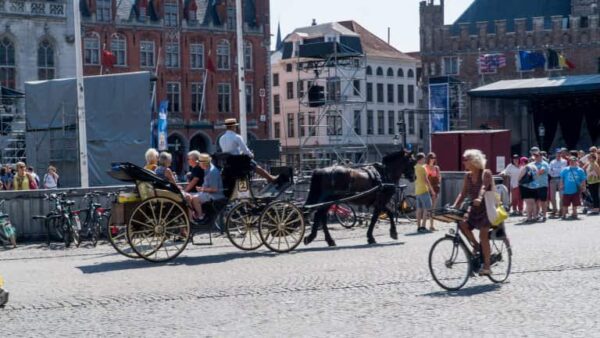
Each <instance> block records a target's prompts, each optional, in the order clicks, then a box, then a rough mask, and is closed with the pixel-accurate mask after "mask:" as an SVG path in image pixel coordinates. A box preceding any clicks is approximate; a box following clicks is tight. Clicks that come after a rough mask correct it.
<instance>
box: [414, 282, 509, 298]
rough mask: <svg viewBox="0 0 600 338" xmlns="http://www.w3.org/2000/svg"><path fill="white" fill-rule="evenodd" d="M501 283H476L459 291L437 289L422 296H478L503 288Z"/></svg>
mask: <svg viewBox="0 0 600 338" xmlns="http://www.w3.org/2000/svg"><path fill="white" fill-rule="evenodd" d="M501 287H502V286H501V284H485V285H476V286H471V287H468V288H462V289H460V290H458V291H436V292H431V293H426V294H424V295H422V296H426V297H470V296H476V295H480V294H483V293H487V292H492V291H497V290H499V289H500V288H501Z"/></svg>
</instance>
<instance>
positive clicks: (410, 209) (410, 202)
mask: <svg viewBox="0 0 600 338" xmlns="http://www.w3.org/2000/svg"><path fill="white" fill-rule="evenodd" d="M398 208H399V209H400V210H398V212H399V213H400V215H402V216H403V217H404V218H406V219H407V220H409V221H414V220H415V219H416V216H417V199H416V197H415V196H413V195H406V196H404V198H403V199H402V201H401V202H400V205H399V206H398Z"/></svg>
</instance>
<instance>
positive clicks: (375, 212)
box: [367, 208, 381, 244]
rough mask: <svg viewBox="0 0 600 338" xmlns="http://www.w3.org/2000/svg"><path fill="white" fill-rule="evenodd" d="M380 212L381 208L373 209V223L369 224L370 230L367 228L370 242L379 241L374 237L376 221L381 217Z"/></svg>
mask: <svg viewBox="0 0 600 338" xmlns="http://www.w3.org/2000/svg"><path fill="white" fill-rule="evenodd" d="M380 212H381V210H379V208H375V210H373V216H372V217H371V224H369V230H367V241H368V243H369V244H376V243H377V241H375V237H373V229H374V228H375V223H377V220H378V219H379V213H380Z"/></svg>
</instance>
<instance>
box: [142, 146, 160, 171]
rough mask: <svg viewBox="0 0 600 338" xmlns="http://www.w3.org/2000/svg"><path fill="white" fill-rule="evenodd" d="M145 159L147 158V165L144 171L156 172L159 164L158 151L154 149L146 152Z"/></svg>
mask: <svg viewBox="0 0 600 338" xmlns="http://www.w3.org/2000/svg"><path fill="white" fill-rule="evenodd" d="M145 157H146V165H145V166H144V169H147V170H150V171H154V170H156V167H157V163H158V151H157V150H156V149H154V148H150V149H148V150H146V155H145Z"/></svg>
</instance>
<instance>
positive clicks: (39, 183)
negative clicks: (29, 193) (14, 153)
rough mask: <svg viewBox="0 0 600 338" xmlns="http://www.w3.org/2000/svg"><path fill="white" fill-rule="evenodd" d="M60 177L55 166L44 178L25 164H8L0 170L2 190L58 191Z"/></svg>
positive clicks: (0, 186)
mask: <svg viewBox="0 0 600 338" xmlns="http://www.w3.org/2000/svg"><path fill="white" fill-rule="evenodd" d="M59 186H60V176H59V175H58V170H57V169H56V167H54V166H52V165H51V166H49V167H48V169H47V171H46V173H45V174H44V175H43V177H42V178H40V176H38V174H36V172H35V170H34V168H33V167H32V166H27V164H25V163H24V162H17V163H16V164H14V165H12V164H7V165H4V166H2V167H1V168H0V190H36V189H57V188H58V187H59Z"/></svg>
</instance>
